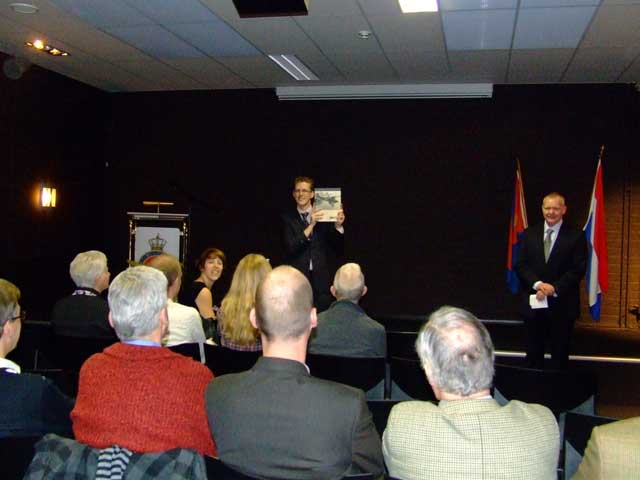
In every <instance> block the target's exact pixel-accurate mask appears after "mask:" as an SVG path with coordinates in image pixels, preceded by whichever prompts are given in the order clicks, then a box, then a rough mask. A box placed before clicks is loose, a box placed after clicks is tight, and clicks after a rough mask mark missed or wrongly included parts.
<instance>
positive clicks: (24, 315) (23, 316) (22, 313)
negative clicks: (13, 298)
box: [11, 310, 27, 322]
mask: <svg viewBox="0 0 640 480" xmlns="http://www.w3.org/2000/svg"><path fill="white" fill-rule="evenodd" d="M18 319H20V321H21V322H24V321H25V320H26V319H27V311H26V310H20V315H16V316H15V317H11V321H12V322H13V321H14V320H18Z"/></svg>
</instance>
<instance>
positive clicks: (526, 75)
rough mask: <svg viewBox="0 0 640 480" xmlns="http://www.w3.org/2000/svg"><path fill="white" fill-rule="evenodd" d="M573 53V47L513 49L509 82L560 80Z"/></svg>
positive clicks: (552, 81)
mask: <svg viewBox="0 0 640 480" xmlns="http://www.w3.org/2000/svg"><path fill="white" fill-rule="evenodd" d="M572 55H573V49H571V48H547V49H541V50H513V51H512V52H511V63H510V65H509V76H508V78H507V82H508V83H554V82H559V81H560V79H561V77H562V74H563V73H564V71H565V69H566V68H567V64H568V63H569V61H570V60H571V56H572Z"/></svg>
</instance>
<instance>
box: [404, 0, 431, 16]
mask: <svg viewBox="0 0 640 480" xmlns="http://www.w3.org/2000/svg"><path fill="white" fill-rule="evenodd" d="M398 3H399V4H400V9H401V10H402V12H403V13H418V12H437V11H438V0H398Z"/></svg>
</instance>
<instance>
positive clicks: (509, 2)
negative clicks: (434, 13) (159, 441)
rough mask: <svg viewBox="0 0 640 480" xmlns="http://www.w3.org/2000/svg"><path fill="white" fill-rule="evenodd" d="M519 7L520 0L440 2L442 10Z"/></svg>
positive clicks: (450, 0)
mask: <svg viewBox="0 0 640 480" xmlns="http://www.w3.org/2000/svg"><path fill="white" fill-rule="evenodd" d="M517 7H518V0H440V10H441V11H446V10H492V9H496V8H512V9H515V8H517Z"/></svg>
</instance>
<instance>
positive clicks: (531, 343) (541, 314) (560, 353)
mask: <svg viewBox="0 0 640 480" xmlns="http://www.w3.org/2000/svg"><path fill="white" fill-rule="evenodd" d="M550 302H553V300H550ZM574 321H575V320H574V319H568V318H566V316H564V315H561V314H559V312H556V311H555V310H554V309H553V306H552V304H551V305H550V308H543V309H538V310H536V311H534V312H533V316H532V317H529V318H525V330H526V334H527V341H526V347H527V359H526V364H527V366H528V367H530V368H543V367H544V350H545V340H546V339H547V338H549V339H550V344H551V365H552V368H555V369H558V370H563V369H566V368H567V366H568V364H569V345H570V343H571V332H572V331H573V323H574Z"/></svg>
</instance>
